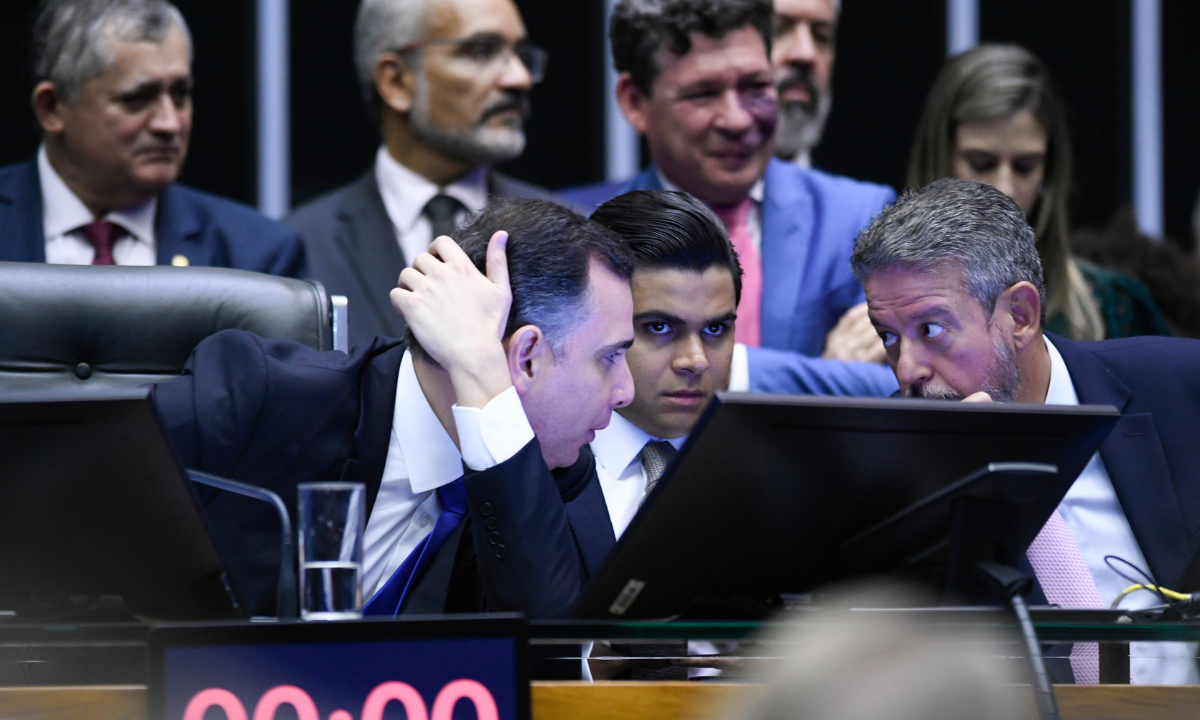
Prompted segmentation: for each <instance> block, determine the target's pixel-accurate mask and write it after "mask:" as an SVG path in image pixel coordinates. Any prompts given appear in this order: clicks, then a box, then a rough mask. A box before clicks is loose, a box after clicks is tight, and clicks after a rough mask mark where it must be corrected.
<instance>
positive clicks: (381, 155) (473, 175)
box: [375, 145, 488, 261]
mask: <svg viewBox="0 0 1200 720" xmlns="http://www.w3.org/2000/svg"><path fill="white" fill-rule="evenodd" d="M487 175H488V170H487V168H486V167H483V166H480V167H477V168H475V169H474V170H472V171H471V172H470V173H468V174H467V175H466V176H465V177H463V178H461V179H460V180H458V181H457V182H453V183H451V184H449V185H447V186H446V187H444V188H439V187H438V186H437V185H435V184H433V183H432V182H430V181H429V180H428V179H426V178H424V177H422V176H421V175H418V174H417V173H415V172H413V171H412V170H410V169H408V168H406V167H405V166H403V165H401V164H400V163H398V162H396V159H395V158H394V157H392V155H391V153H389V152H388V151H387V146H386V145H383V146H380V148H379V151H378V152H377V153H376V154H375V179H376V181H377V182H378V183H379V194H380V195H382V196H383V205H384V207H385V208H386V209H387V213H388V217H389V218H391V220H392V224H393V225H395V226H396V230H398V231H399V232H400V233H401V234H402V235H403V234H407V233H408V232H410V231H411V230H412V228H413V225H415V224H416V223H417V220H419V219H420V218H421V211H422V210H424V209H425V205H426V204H427V203H428V202H429V201H430V200H432V199H433V196H434V195H437V194H439V193H444V194H446V195H449V196H450V197H453V198H454V199H456V200H458V201H459V202H461V203H462V204H463V206H464V207H466V209H467V211H468V212H470V213H471V214H477V213H479V212H480V211H481V210H483V208H484V206H485V205H487ZM410 261H411V258H410Z"/></svg>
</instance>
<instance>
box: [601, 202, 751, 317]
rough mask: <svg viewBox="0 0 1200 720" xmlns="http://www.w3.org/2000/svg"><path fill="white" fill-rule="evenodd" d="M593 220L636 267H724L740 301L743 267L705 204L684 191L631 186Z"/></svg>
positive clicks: (725, 234) (697, 270) (696, 268)
mask: <svg viewBox="0 0 1200 720" xmlns="http://www.w3.org/2000/svg"><path fill="white" fill-rule="evenodd" d="M592 220H595V221H596V222H598V223H600V224H601V225H603V226H604V227H606V228H608V229H609V230H612V231H613V232H615V233H616V234H618V235H620V236H621V237H622V238H623V239H624V240H625V242H626V243H627V244H628V245H629V249H630V251H632V252H633V265H634V268H635V269H638V268H656V269H661V268H677V269H680V270H695V271H696V272H704V271H705V270H707V269H709V268H712V267H719V268H725V269H727V270H729V274H730V275H732V276H733V295H734V298H735V301H740V300H741V299H742V266H741V265H740V264H739V263H738V258H737V253H735V252H734V250H733V246H732V245H730V244H729V235H728V234H727V233H726V232H725V226H724V225H723V224H721V221H720V220H719V219H717V216H716V215H715V214H713V211H712V210H709V209H708V206H707V205H705V204H704V203H702V202H700V201H699V200H697V199H696V198H694V197H692V196H691V195H688V194H687V193H684V192H671V191H667V190H634V191H633V192H627V193H625V194H624V195H618V196H617V197H615V198H613V199H612V200H609V201H608V202H606V203H604V204H603V205H601V206H600V207H598V208H596V211H595V212H593V213H592Z"/></svg>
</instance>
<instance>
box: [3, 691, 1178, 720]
mask: <svg viewBox="0 0 1200 720" xmlns="http://www.w3.org/2000/svg"><path fill="white" fill-rule="evenodd" d="M754 691H755V686H753V685H735V684H729V685H724V684H708V683H666V682H664V683H635V682H611V683H596V684H594V685H593V684H590V683H569V682H536V683H534V684H533V720H699V719H702V718H704V717H705V715H706V714H707V713H708V712H710V711H712V710H713V709H714V708H718V707H720V704H721V703H724V702H732V701H736V700H737V698H738V696H740V695H744V694H746V693H752V692H754ZM1021 692H1023V691H1021ZM1055 692H1056V693H1057V695H1058V703H1059V708H1060V710H1061V711H1062V716H1063V718H1064V720H1117V719H1118V718H1119V719H1121V720H1151V719H1154V720H1158V719H1159V718H1164V719H1165V718H1169V719H1170V720H1180V719H1183V718H1198V719H1200V686H1186V687H1171V686H1167V687H1150V686H1137V685H1096V686H1086V685H1059V686H1056V687H1055ZM1032 708H1033V705H1032V699H1031V700H1030V710H1031V711H1032ZM0 718H3V720H146V689H145V688H144V687H142V686H139V685H131V686H116V687H62V688H0Z"/></svg>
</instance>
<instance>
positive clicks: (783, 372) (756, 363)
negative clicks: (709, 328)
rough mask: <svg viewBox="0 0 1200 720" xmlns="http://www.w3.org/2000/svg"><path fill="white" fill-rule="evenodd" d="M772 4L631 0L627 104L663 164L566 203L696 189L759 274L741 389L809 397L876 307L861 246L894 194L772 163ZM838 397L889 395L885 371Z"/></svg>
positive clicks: (615, 42) (621, 59) (742, 343)
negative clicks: (843, 343) (831, 340)
mask: <svg viewBox="0 0 1200 720" xmlns="http://www.w3.org/2000/svg"><path fill="white" fill-rule="evenodd" d="M772 17H773V10H772V4H771V2H770V0H729V2H722V3H713V2H705V1H704V0H636V1H634V0H623V1H622V2H620V3H619V4H618V5H617V7H616V9H615V10H614V13H613V19H612V25H611V27H610V32H609V35H610V39H611V42H612V53H613V59H614V62H615V64H616V67H617V70H618V72H619V73H620V77H619V80H618V83H617V91H616V92H617V99H618V102H619V103H620V106H621V110H622V112H623V113H624V115H625V117H626V119H628V120H629V122H630V124H632V125H633V127H634V129H636V130H637V131H638V132H639V133H641V134H642V136H644V137H645V138H646V141H647V144H648V145H649V148H650V155H651V157H652V159H653V165H652V166H651V167H650V168H648V169H647V170H646V171H645V172H643V173H642V174H641V175H639V176H637V177H635V178H634V179H633V180H631V181H628V182H623V183H616V184H607V185H597V186H589V187H583V188H576V189H573V190H567V191H564V192H563V193H562V195H563V196H564V197H566V198H567V199H568V200H571V201H573V202H576V203H578V204H580V205H582V206H585V207H593V208H594V207H596V206H597V205H599V204H600V203H602V202H604V201H606V200H608V199H610V198H612V197H615V196H617V195H620V194H622V193H625V192H628V191H630V190H663V189H666V190H684V191H686V192H688V193H690V194H691V195H693V196H695V197H696V198H698V199H700V200H702V201H703V202H705V203H706V204H707V205H708V206H709V207H711V208H712V209H713V210H714V211H715V212H716V213H717V215H718V216H719V217H720V218H721V219H722V221H724V223H725V225H726V226H727V228H728V230H729V234H730V240H731V241H732V242H733V246H734V248H735V249H736V250H737V253H738V258H739V260H740V262H741V265H742V268H743V270H744V271H745V279H744V281H743V292H742V300H741V303H740V304H739V306H738V325H737V334H736V338H737V341H738V346H737V349H736V350H735V354H734V365H733V373H732V381H731V388H733V389H749V390H754V391H760V392H804V391H807V390H808V387H807V386H806V384H805V382H804V380H803V379H804V378H807V377H810V376H811V375H812V373H813V367H814V364H815V365H817V366H819V365H820V360H819V358H820V357H821V356H822V354H823V353H825V351H826V347H827V336H828V335H829V333H830V331H831V330H833V329H834V328H835V326H837V325H838V321H839V320H840V319H841V318H842V317H843V316H844V315H845V314H846V313H847V311H849V310H850V309H851V308H854V307H855V306H858V305H860V304H861V303H862V302H863V293H862V287H861V285H860V284H859V283H858V281H857V280H856V279H855V278H854V276H853V274H852V273H851V271H850V264H849V259H850V253H851V250H852V248H853V245H854V238H855V236H856V235H857V234H858V232H859V231H860V230H861V229H862V228H863V227H865V226H866V225H867V224H868V223H869V222H870V221H871V218H872V216H873V215H874V214H875V213H877V212H878V211H879V210H880V209H881V208H882V207H883V206H884V205H886V204H887V203H888V202H890V201H891V200H892V199H893V198H894V197H895V194H894V193H893V192H892V190H891V189H890V188H887V187H883V186H879V185H871V184H868V183H862V182H857V181H854V180H850V179H847V178H843V177H838V176H834V175H829V174H827V173H823V172H820V171H817V170H808V169H803V168H800V167H797V166H795V165H794V164H791V163H787V162H783V161H780V160H777V159H775V158H773V157H772V154H773V150H774V143H773V139H774V133H775V126H776V123H777V120H778V111H777V91H776V89H775V84H774V74H773V70H772V66H771V60H770V48H771V42H772V32H773V26H772ZM849 375H850V378H851V380H852V382H851V383H849V384H847V385H844V386H838V387H836V388H833V389H832V390H831V391H832V392H838V393H840V394H852V395H886V394H890V393H892V392H894V391H895V381H894V379H892V378H891V377H890V373H888V372H887V369H886V368H885V367H883V366H882V365H881V364H857V365H855V366H853V367H852V368H850V373H849Z"/></svg>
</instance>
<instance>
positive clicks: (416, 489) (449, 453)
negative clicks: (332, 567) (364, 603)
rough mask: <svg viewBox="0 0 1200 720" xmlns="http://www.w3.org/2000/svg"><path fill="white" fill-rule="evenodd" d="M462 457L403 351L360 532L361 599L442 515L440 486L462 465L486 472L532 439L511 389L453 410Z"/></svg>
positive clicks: (457, 474) (460, 472)
mask: <svg viewBox="0 0 1200 720" xmlns="http://www.w3.org/2000/svg"><path fill="white" fill-rule="evenodd" d="M453 412H454V425H455V428H456V429H457V430H458V437H459V442H461V443H462V446H463V450H462V452H461V453H460V452H459V450H458V448H457V447H456V446H455V445H454V441H453V440H451V439H450V436H449V435H448V434H447V433H446V429H445V428H443V427H442V424H441V421H439V420H438V418H437V415H435V414H434V412H433V408H432V407H430V405H429V401H428V400H427V399H426V398H425V393H424V392H423V391H422V390H421V384H420V382H418V381H417V373H416V369H415V368H414V367H413V360H412V354H411V353H409V352H407V351H405V353H404V359H403V360H401V362H400V375H399V378H398V380H397V382H396V408H395V411H394V413H393V415H392V433H391V437H390V439H389V441H388V452H387V460H386V461H385V463H384V466H383V479H382V481H381V482H380V484H379V494H378V495H377V496H376V497H375V505H374V507H373V508H372V509H371V516H370V518H369V519H368V520H367V527H366V530H365V531H364V532H363V596H364V597H365V598H370V597H371V596H373V595H374V594H375V593H376V592H378V591H379V588H381V587H382V586H383V585H384V584H386V583H387V581H388V579H389V578H390V577H391V576H392V574H393V573H395V572H396V568H398V567H400V565H401V563H403V562H404V560H405V559H406V558H407V557H408V556H409V554H411V553H412V551H413V550H414V549H415V548H416V547H417V545H419V544H420V542H421V541H422V540H424V539H425V536H426V535H428V534H429V533H431V532H433V526H434V523H436V522H437V519H438V516H439V515H441V513H442V506H441V503H440V502H438V497H437V492H435V491H436V490H437V489H438V488H440V487H442V486H443V485H448V484H449V483H451V482H454V481H455V480H457V479H458V478H460V477H462V475H463V462H464V459H465V462H466V464H467V466H468V467H470V468H471V469H473V470H485V469H487V468H489V467H492V466H494V465H498V464H500V463H502V462H504V461H505V460H508V459H509V458H511V457H512V456H513V455H516V454H517V452H518V451H520V450H521V448H523V447H525V445H526V444H528V443H529V441H530V440H532V439H533V428H532V427H530V425H529V419H528V418H527V417H526V416H525V410H524V408H523V407H522V406H521V399H520V397H519V396H518V395H517V391H516V388H509V389H508V390H505V391H504V392H503V393H501V394H499V395H497V396H496V397H494V398H492V400H491V402H489V403H488V404H487V405H486V406H485V407H484V408H483V409H479V408H464V407H459V406H458V405H455V406H454V408H453Z"/></svg>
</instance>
